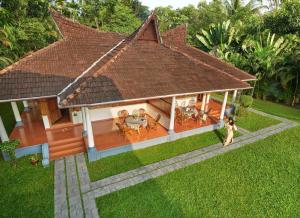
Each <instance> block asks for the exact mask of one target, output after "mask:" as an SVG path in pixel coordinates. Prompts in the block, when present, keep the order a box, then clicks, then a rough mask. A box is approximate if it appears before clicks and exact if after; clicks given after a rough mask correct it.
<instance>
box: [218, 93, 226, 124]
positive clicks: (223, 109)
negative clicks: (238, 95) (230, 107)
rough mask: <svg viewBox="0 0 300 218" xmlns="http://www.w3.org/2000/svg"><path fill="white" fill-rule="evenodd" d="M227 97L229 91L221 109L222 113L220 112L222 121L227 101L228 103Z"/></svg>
mask: <svg viewBox="0 0 300 218" xmlns="http://www.w3.org/2000/svg"><path fill="white" fill-rule="evenodd" d="M227 97H228V92H225V95H224V100H223V104H222V109H221V114H220V120H221V121H222V120H224V115H225V109H226V103H227Z"/></svg>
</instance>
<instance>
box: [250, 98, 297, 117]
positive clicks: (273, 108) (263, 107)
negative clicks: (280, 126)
mask: <svg viewBox="0 0 300 218" xmlns="http://www.w3.org/2000/svg"><path fill="white" fill-rule="evenodd" d="M252 107H253V108H254V109H256V110H260V111H263V112H265V113H268V114H272V115H275V116H280V117H284V118H286V119H290V120H294V121H298V122H300V109H296V108H292V107H288V106H285V105H282V104H276V103H273V102H270V101H263V100H259V99H254V102H253V105H252Z"/></svg>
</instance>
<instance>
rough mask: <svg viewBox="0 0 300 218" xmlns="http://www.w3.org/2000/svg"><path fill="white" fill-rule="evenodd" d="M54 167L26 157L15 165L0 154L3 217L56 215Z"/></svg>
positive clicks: (0, 199)
mask: <svg viewBox="0 0 300 218" xmlns="http://www.w3.org/2000/svg"><path fill="white" fill-rule="evenodd" d="M53 168H54V167H53V165H50V167H48V168H43V167H42V166H41V165H39V166H32V165H31V164H30V161H29V160H28V157H24V158H21V159H18V166H17V168H16V169H15V168H12V167H11V166H10V163H9V162H5V161H3V160H2V158H0V196H1V197H0V211H1V212H0V217H1V218H4V217H14V218H18V217H22V218H25V217H28V218H30V217H49V218H50V217H51V218H52V217H54V197H53V196H54V194H53V193H54V178H53V173H54V170H53Z"/></svg>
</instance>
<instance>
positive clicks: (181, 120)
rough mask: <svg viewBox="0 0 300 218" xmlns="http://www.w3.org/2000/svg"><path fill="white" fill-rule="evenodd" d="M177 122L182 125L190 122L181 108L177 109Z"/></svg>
mask: <svg viewBox="0 0 300 218" xmlns="http://www.w3.org/2000/svg"><path fill="white" fill-rule="evenodd" d="M175 113H176V116H175V120H176V121H177V122H178V123H180V125H182V124H184V123H185V121H187V120H188V116H186V115H185V114H183V113H182V111H181V110H180V109H179V108H176V109H175Z"/></svg>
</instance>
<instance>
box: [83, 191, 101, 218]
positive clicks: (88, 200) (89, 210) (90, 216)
mask: <svg viewBox="0 0 300 218" xmlns="http://www.w3.org/2000/svg"><path fill="white" fill-rule="evenodd" d="M83 205H84V212H85V217H86V218H99V214H98V209H97V206H96V202H95V198H94V196H93V195H92V194H90V193H87V194H84V195H83Z"/></svg>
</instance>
